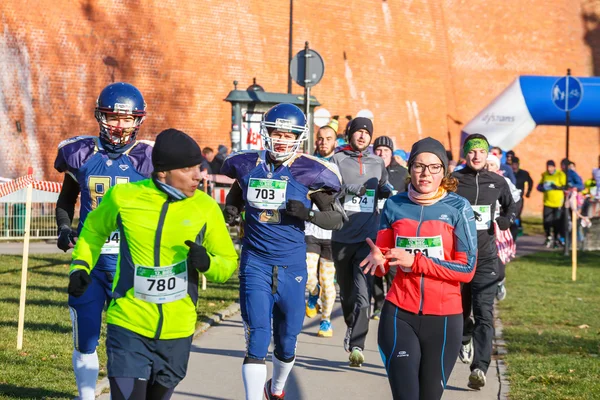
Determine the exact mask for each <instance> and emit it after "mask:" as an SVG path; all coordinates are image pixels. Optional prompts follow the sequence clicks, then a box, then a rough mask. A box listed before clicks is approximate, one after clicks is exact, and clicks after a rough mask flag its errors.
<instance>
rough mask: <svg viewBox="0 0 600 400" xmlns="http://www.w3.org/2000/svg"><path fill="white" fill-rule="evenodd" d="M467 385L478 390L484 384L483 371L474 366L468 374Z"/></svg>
mask: <svg viewBox="0 0 600 400" xmlns="http://www.w3.org/2000/svg"><path fill="white" fill-rule="evenodd" d="M467 386H468V387H470V388H471V389H475V390H479V389H481V388H482V387H484V386H485V373H484V372H483V371H482V370H480V369H479V368H475V369H474V370H473V371H471V375H469V383H467Z"/></svg>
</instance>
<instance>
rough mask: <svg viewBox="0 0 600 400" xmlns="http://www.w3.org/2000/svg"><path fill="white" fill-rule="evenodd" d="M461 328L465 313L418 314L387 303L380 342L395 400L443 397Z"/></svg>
mask: <svg viewBox="0 0 600 400" xmlns="http://www.w3.org/2000/svg"><path fill="white" fill-rule="evenodd" d="M462 328H463V319H462V314H456V315H417V314H413V313H410V312H407V311H404V310H402V309H401V308H398V307H396V306H395V305H394V304H392V303H390V302H389V301H386V302H385V304H384V305H383V309H382V310H381V320H380V322H379V333H378V338H377V342H378V344H379V352H380V353H381V358H382V360H383V364H384V366H385V369H386V371H387V375H388V381H389V383H390V386H391V388H392V396H393V398H394V400H405V399H406V400H415V399H422V400H435V399H440V398H441V397H442V394H443V393H444V389H445V388H446V385H447V384H448V378H449V377H450V373H451V372H452V368H454V364H455V363H456V358H457V357H458V352H459V350H460V346H461V337H462Z"/></svg>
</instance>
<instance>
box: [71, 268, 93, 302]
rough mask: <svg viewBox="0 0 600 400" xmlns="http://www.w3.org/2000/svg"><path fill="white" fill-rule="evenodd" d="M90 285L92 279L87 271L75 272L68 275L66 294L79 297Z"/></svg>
mask: <svg viewBox="0 0 600 400" xmlns="http://www.w3.org/2000/svg"><path fill="white" fill-rule="evenodd" d="M90 283H92V278H90V274H88V273H87V271H84V270H82V269H78V270H75V271H74V272H72V273H71V275H69V288H68V289H67V292H69V294H70V295H71V296H73V297H81V295H83V294H84V293H85V291H86V290H87V287H88V286H89V285H90Z"/></svg>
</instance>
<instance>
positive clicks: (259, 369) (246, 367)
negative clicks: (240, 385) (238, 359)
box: [242, 364, 267, 400]
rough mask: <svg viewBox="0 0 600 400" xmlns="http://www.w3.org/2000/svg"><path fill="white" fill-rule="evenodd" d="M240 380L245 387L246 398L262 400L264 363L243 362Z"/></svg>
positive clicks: (265, 371) (264, 375) (264, 373)
mask: <svg viewBox="0 0 600 400" xmlns="http://www.w3.org/2000/svg"><path fill="white" fill-rule="evenodd" d="M242 380H243V381H244V389H246V400H263V397H264V396H263V391H264V387H265V382H266V380H267V365H266V364H243V365H242Z"/></svg>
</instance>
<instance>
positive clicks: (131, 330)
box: [69, 129, 238, 400]
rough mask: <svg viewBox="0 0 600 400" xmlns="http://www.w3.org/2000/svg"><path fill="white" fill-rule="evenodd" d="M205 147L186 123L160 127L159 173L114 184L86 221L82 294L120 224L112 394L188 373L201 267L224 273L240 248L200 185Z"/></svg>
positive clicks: (111, 315)
mask: <svg viewBox="0 0 600 400" xmlns="http://www.w3.org/2000/svg"><path fill="white" fill-rule="evenodd" d="M201 161H202V155H201V152H200V148H199V146H198V144H197V143H196V142H195V141H194V140H193V139H192V138H191V137H189V136H187V135H186V134H185V133H183V132H180V131H177V130H174V129H169V130H166V131H163V132H162V133H161V134H159V135H158V137H157V139H156V144H155V146H154V149H153V152H152V162H153V165H154V171H155V172H154V174H153V177H152V179H146V180H143V181H139V182H135V183H127V184H120V185H116V186H114V187H112V188H111V189H109V190H108V191H107V192H106V194H105V195H104V197H103V198H102V201H101V203H100V205H99V206H98V208H96V209H95V210H94V211H92V212H91V213H90V214H89V215H88V217H87V219H86V221H85V224H84V227H83V229H82V231H81V234H80V236H79V239H78V241H77V244H76V246H75V250H74V252H73V261H72V263H71V274H70V283H69V294H71V295H73V296H76V297H78V296H81V295H82V294H83V293H84V292H85V290H86V289H87V286H88V285H89V282H90V277H89V273H90V272H91V270H92V269H93V268H94V264H95V262H96V261H97V259H98V256H99V255H100V249H101V248H102V245H103V244H104V242H105V241H106V238H107V237H108V236H109V234H110V233H111V232H113V231H115V230H116V229H119V231H120V234H121V236H120V237H121V242H120V252H119V260H118V262H117V271H116V275H115V279H114V282H113V295H112V300H111V302H110V304H109V306H108V310H107V323H108V331H107V340H106V348H107V354H108V376H109V380H110V386H111V396H112V398H113V400H119V399H146V398H153V399H168V398H170V397H171V395H172V393H173V391H174V389H175V386H177V384H178V383H179V382H180V381H181V380H182V379H183V378H184V377H185V374H186V370H187V363H188V359H189V354H190V348H191V342H192V334H193V333H194V329H195V325H196V320H197V314H196V303H197V300H198V281H199V273H203V274H204V275H205V276H206V277H207V278H208V279H209V280H212V281H215V282H225V281H226V280H227V279H229V277H230V276H231V275H232V274H233V272H234V271H235V269H236V268H237V258H238V257H237V253H236V251H235V249H234V247H233V243H232V241H231V238H230V236H229V231H228V229H227V226H226V225H225V222H224V219H223V214H222V213H221V210H220V208H219V205H218V204H217V202H216V201H215V200H213V199H212V198H211V197H210V196H208V195H206V194H205V193H203V192H201V191H199V190H197V186H198V184H199V181H200V178H201V176H200V168H199V165H200V164H201Z"/></svg>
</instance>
